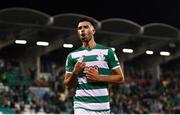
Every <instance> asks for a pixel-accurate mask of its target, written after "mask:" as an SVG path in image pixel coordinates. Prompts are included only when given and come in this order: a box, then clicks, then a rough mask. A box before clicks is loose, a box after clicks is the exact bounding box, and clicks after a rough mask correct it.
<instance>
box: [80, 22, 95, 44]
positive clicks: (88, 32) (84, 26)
mask: <svg viewBox="0 0 180 115" xmlns="http://www.w3.org/2000/svg"><path fill="white" fill-rule="evenodd" d="M77 30H78V35H79V37H80V39H81V41H82V42H89V41H90V40H91V38H92V37H93V35H94V33H95V29H94V27H93V26H92V24H91V23H90V22H87V21H83V22H80V23H79V24H78V28H77Z"/></svg>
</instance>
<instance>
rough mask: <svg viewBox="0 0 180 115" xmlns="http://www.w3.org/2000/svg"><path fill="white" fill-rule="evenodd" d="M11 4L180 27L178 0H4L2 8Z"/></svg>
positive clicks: (0, 4) (142, 23) (52, 13)
mask: <svg viewBox="0 0 180 115" xmlns="http://www.w3.org/2000/svg"><path fill="white" fill-rule="evenodd" d="M58 1H59V2H58ZM11 7H24V8H31V9H35V10H39V11H42V12H44V13H47V14H49V15H51V16H54V15H57V14H61V13H78V14H83V15H87V16H91V17H93V18H95V19H97V20H99V21H101V20H104V19H107V18H123V19H128V20H131V21H134V22H136V23H138V24H140V25H145V24H148V23H153V22H155V23H165V24H169V25H172V26H174V27H177V28H178V29H180V1H178V0H168V1H167V0H166V1H165V0H149V1H148V0H144V1H142V0H1V3H0V9H4V8H11Z"/></svg>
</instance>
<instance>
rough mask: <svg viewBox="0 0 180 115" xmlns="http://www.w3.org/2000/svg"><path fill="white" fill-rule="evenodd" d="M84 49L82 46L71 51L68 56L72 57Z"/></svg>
mask: <svg viewBox="0 0 180 115" xmlns="http://www.w3.org/2000/svg"><path fill="white" fill-rule="evenodd" d="M82 50H83V49H82V47H79V48H77V49H75V50H73V51H71V52H69V54H68V57H71V56H72V55H73V54H76V53H78V52H80V51H82Z"/></svg>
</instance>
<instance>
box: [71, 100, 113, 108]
mask: <svg viewBox="0 0 180 115" xmlns="http://www.w3.org/2000/svg"><path fill="white" fill-rule="evenodd" d="M74 108H75V109H76V108H85V109H88V110H109V109H110V104H109V102H106V103H83V102H77V101H75V102H74Z"/></svg>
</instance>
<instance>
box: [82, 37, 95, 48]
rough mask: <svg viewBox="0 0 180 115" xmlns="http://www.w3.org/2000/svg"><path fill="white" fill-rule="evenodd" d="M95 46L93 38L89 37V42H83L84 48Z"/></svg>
mask: <svg viewBox="0 0 180 115" xmlns="http://www.w3.org/2000/svg"><path fill="white" fill-rule="evenodd" d="M95 46H96V42H95V41H94V39H91V40H90V41H89V42H83V46H82V47H84V48H94V47H95Z"/></svg>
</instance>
